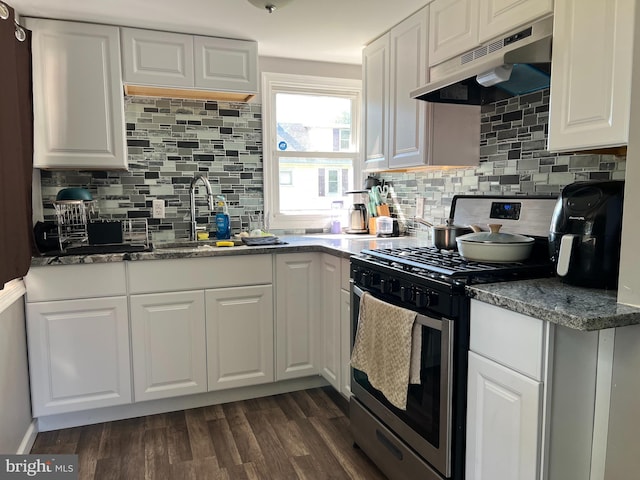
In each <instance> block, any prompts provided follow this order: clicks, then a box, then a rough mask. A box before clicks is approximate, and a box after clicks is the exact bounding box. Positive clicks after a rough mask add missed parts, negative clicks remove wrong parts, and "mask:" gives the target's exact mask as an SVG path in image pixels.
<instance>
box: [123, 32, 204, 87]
mask: <svg viewBox="0 0 640 480" xmlns="http://www.w3.org/2000/svg"><path fill="white" fill-rule="evenodd" d="M120 35H121V40H122V79H123V80H124V82H125V83H133V84H138V85H156V86H165V87H167V86H170V87H191V88H193V84H194V73H193V37H192V36H191V35H184V34H180V33H169V32H158V31H156V30H143V29H138V28H121V29H120Z"/></svg>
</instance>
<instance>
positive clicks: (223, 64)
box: [193, 37, 258, 93]
mask: <svg viewBox="0 0 640 480" xmlns="http://www.w3.org/2000/svg"><path fill="white" fill-rule="evenodd" d="M193 42H194V54H195V87H196V88H201V89H208V90H221V91H225V92H248V93H257V92H258V44H257V43H256V42H252V41H247V40H231V39H228V38H214V37H194V39H193Z"/></svg>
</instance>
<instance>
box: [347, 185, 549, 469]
mask: <svg viewBox="0 0 640 480" xmlns="http://www.w3.org/2000/svg"><path fill="white" fill-rule="evenodd" d="M555 202H556V199H555V198H553V197H525V196H521V197H504V196H500V197H495V196H481V197H478V196H457V197H455V198H454V200H453V204H452V208H451V219H452V222H453V223H454V224H456V225H468V224H478V225H482V224H488V223H501V224H503V228H502V231H505V232H508V233H519V234H525V235H529V236H532V237H534V239H535V244H534V247H533V251H532V253H531V256H530V257H529V258H528V259H527V260H525V261H523V262H519V263H480V262H473V261H467V260H465V259H464V258H462V257H461V256H460V255H459V254H458V253H457V252H455V251H440V250H438V249H436V248H435V247H431V246H424V247H410V248H400V249H379V250H364V251H362V252H361V253H360V254H359V255H356V256H353V257H352V258H351V279H352V293H351V305H352V308H351V311H352V314H351V317H352V318H351V324H352V325H351V326H352V332H351V333H352V346H353V342H354V339H355V336H356V332H357V329H358V324H359V317H360V302H361V299H362V297H363V296H364V295H365V294H369V295H371V296H372V297H373V298H375V299H377V300H380V301H381V302H383V303H384V304H388V305H393V306H397V307H401V308H402V309H406V310H410V311H412V312H415V313H416V317H415V323H417V324H419V328H420V329H421V340H420V346H421V350H420V354H419V361H420V367H419V368H420V372H419V383H417V382H416V383H409V384H408V385H407V396H406V398H407V401H406V409H402V408H398V407H396V406H394V405H393V404H392V403H391V402H390V401H389V400H388V399H387V398H386V397H385V395H384V394H383V393H382V391H380V390H378V389H377V388H375V387H373V386H372V385H371V383H370V382H369V378H368V375H367V374H366V373H365V372H363V371H361V370H358V369H355V368H352V369H351V372H352V378H351V390H352V393H353V396H352V398H351V401H350V417H351V429H352V433H353V437H354V440H355V443H356V445H358V446H359V447H360V448H362V449H363V450H364V452H365V453H366V454H367V455H368V456H369V457H370V458H371V459H372V460H373V461H374V462H375V463H376V464H377V465H378V466H379V467H380V469H381V470H382V471H383V472H384V473H385V474H386V475H387V476H388V477H389V478H390V479H392V480H405V479H406V480H409V479H411V480H413V479H418V478H419V479H421V480H442V479H454V480H461V479H463V478H464V455H465V424H466V393H467V388H466V384H467V355H468V350H469V328H470V326H469V316H470V315H469V304H470V302H469V297H468V296H467V294H466V286H467V285H470V284H474V283H481V282H484V283H488V282H500V281H510V280H516V279H523V278H531V277H542V276H551V275H552V272H553V268H552V264H551V262H550V260H549V253H548V239H547V238H548V232H549V225H550V221H551V216H552V213H553V208H554V206H555ZM389 321H394V319H393V318H390V319H389Z"/></svg>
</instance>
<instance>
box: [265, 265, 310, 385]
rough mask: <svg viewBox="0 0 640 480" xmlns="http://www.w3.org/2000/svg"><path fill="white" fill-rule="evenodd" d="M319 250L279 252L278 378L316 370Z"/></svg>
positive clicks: (277, 309)
mask: <svg viewBox="0 0 640 480" xmlns="http://www.w3.org/2000/svg"><path fill="white" fill-rule="evenodd" d="M319 263H320V262H319V254H317V253H291V254H278V255H276V287H275V288H276V380H285V379H288V378H297V377H305V376H308V375H313V374H317V373H318V370H317V367H316V366H317V359H316V357H317V348H316V342H317V340H316V339H317V325H318V320H319V317H320V316H319V315H318V306H319V298H318V291H319V288H318V286H319V278H318V274H319Z"/></svg>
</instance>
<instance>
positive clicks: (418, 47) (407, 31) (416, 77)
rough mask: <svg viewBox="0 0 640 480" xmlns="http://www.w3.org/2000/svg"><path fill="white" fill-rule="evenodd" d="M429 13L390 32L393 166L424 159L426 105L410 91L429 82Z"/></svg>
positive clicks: (390, 155)
mask: <svg viewBox="0 0 640 480" xmlns="http://www.w3.org/2000/svg"><path fill="white" fill-rule="evenodd" d="M428 12H429V9H427V8H425V9H423V10H421V11H420V12H418V13H417V14H415V15H413V16H411V17H409V18H408V19H407V20H405V21H404V22H402V23H401V24H400V25H398V26H397V27H395V28H393V29H392V30H391V32H390V46H391V50H390V54H391V55H390V60H391V70H390V82H389V89H390V91H389V95H390V97H389V98H390V105H389V114H390V119H389V128H390V130H391V131H390V132H389V148H390V151H389V167H390V168H395V167H403V166H410V165H419V164H421V163H422V162H423V159H424V158H425V152H424V149H425V146H426V142H425V135H426V125H425V122H426V121H427V118H426V115H425V111H426V108H427V104H426V103H425V102H421V101H417V100H414V99H413V98H411V97H410V96H409V92H410V91H412V90H415V89H416V88H418V87H420V86H421V85H424V84H425V83H426V81H427V23H428Z"/></svg>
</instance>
